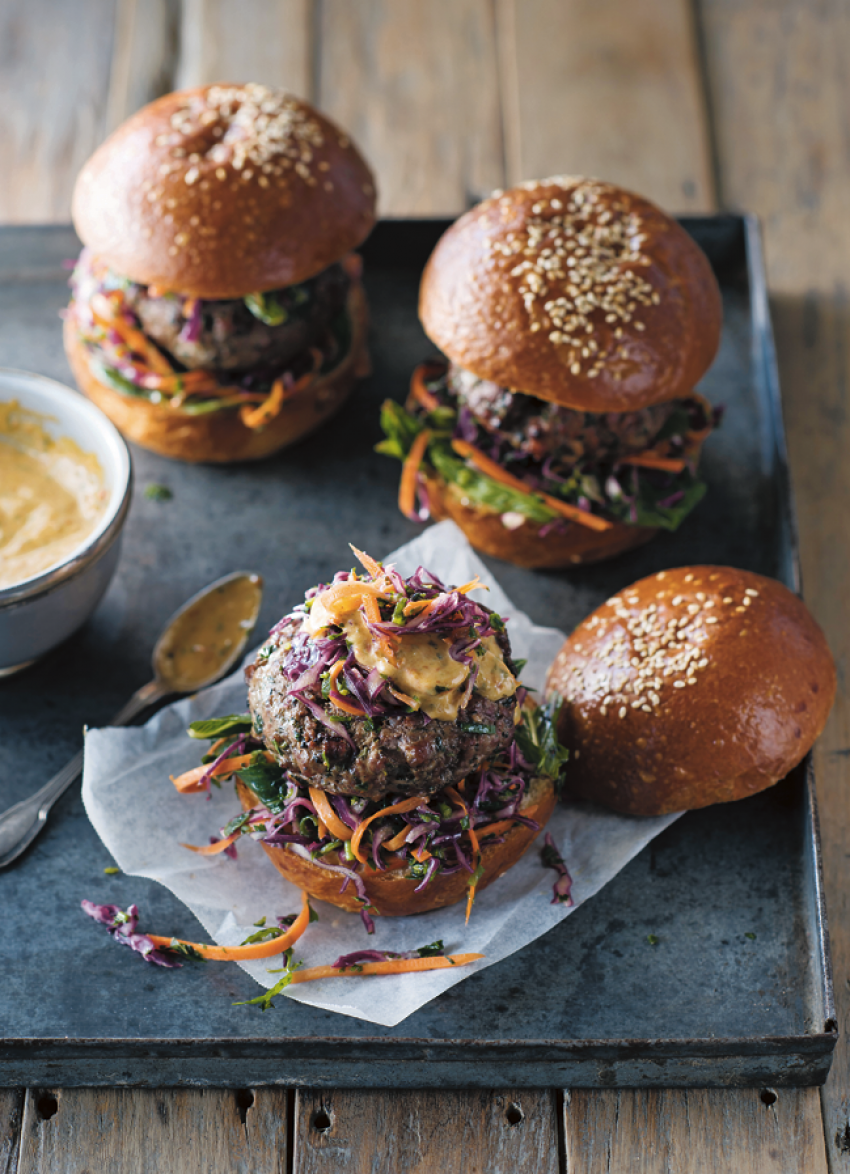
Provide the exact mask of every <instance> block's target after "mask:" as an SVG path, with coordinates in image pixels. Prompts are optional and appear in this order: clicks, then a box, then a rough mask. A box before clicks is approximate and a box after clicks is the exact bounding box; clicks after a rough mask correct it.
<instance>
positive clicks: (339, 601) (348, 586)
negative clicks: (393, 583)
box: [316, 581, 387, 617]
mask: <svg viewBox="0 0 850 1174" xmlns="http://www.w3.org/2000/svg"><path fill="white" fill-rule="evenodd" d="M386 594H387V592H386V591H384V590H383V588H381V587H379V586H378V585H377V584H375V583H361V582H359V581H358V582H356V583H351V582H348V583H336V584H334V586H333V587H329V588H328V589H327V591H323V592H322V594H321V595H317V596H316V600H317V601H318V602H321V605H322V607H323V608H325V610H326V611H329V612H330V613H331V615H333V616H344V615H347V614H348V613H349V612H352V611H357V609H358V607H360V606H361V604H363V602H364V600H365V598H366V596H367V595H371V596H372V597H373V598H375V599H378V598H380V597H381V596H384V595H386ZM367 614H368V613H367ZM378 615H379V617H380V612H378Z"/></svg>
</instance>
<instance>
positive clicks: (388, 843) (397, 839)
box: [381, 827, 410, 864]
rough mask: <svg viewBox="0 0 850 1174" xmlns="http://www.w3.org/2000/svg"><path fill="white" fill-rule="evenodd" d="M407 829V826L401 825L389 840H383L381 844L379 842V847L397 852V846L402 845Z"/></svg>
mask: <svg viewBox="0 0 850 1174" xmlns="http://www.w3.org/2000/svg"><path fill="white" fill-rule="evenodd" d="M409 831H410V828H409V827H403V828H402V829H401V831H400V832H399V833H398V835H397V836H393V838H392V839H391V840H384V842H383V844H381V847H382V848H383V849H384V850H385V851H386V852H397V851H398V850H399V848H401V847H403V846H404V843H405V841H406V840H407V833H408V832H409ZM406 863H407V861H405V864H406Z"/></svg>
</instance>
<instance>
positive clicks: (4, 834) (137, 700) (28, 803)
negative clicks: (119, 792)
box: [0, 681, 168, 868]
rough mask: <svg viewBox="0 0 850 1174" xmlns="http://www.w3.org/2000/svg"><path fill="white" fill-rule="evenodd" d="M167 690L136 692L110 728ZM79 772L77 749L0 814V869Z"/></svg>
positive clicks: (17, 852)
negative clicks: (49, 776) (56, 770)
mask: <svg viewBox="0 0 850 1174" xmlns="http://www.w3.org/2000/svg"><path fill="white" fill-rule="evenodd" d="M167 695H168V691H167V690H166V689H163V688H162V686H161V685H159V684H158V683H157V682H156V681H151V682H149V684H147V685H143V686H142V688H141V689H137V690H136V692H135V693H134V694H133V696H132V697H131V698H130V700H129V701H128V702H127V704H126V705H125V706H123V707H122V708H121V709H119V711H118V713H116V714H115V716H114V717H113V719H112V721H111V722H110V723H109V724H110V725H112V726H126V725H127V723H128V722H131V721H132V720H133V718H134V717H135V716H136V715H137V714H139V713H141V712H142V710H143V709H147V707H148V706H149V705H153V703H154V702H155V701H158V700H159V699H160V698H161V697H166V696H167ZM82 769H83V752H82V750H79V751H78V752H77V753H76V754H75V755H74V757H73V758H72V759H71V760H70V761H69V762H67V763H66V764H65V766H63V767H62V769H61V770H60V771H59V773H58V774H55V775H54V776H53V778H52V779H51V780H50V781H49V782H47V783H45V784H44V786H43V787H42V788H41V790H39V791H36V792H35V794H34V795H30V796H29V798H27V799H22V800H21V802H20V803H16V804H15V805H14V807H10V808H9V809H8V811H4V812H3V814H2V815H0V868H5V867H6V865H7V864H11V863H12V861H13V860H17V858H18V857H19V856H20V855H21V853H22V852H23V851H25V849H27V848H28V847H29V846H30V844H31V843H32V842H33V840H34V839H35V837H36V836H37V835H38V833H39V832H40V831H41V829H42V828H43V827H44V825H45V824H46V823H47V815H48V813H49V811H50V808H51V807H52V806H53V804H54V803H55V802H56V800H57V799H58V798H59V796H60V795H62V794H63V793H64V792H65V791H67V789H68V788H69V787H70V785H71V783H73V782H74V780H75V779H76V778H77V776H78V775H79V773H80V771H81V770H82Z"/></svg>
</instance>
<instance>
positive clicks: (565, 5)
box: [497, 0, 715, 212]
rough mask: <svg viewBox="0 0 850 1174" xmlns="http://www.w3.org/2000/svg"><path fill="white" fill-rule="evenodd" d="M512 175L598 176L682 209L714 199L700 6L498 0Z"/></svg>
mask: <svg viewBox="0 0 850 1174" xmlns="http://www.w3.org/2000/svg"><path fill="white" fill-rule="evenodd" d="M497 11H498V13H499V31H500V42H501V46H502V62H503V95H504V98H503V104H504V109H505V138H506V144H507V151H506V153H507V173H508V182H509V183H517V182H519V181H520V180H522V179H529V178H534V177H539V176H545V175H559V174H567V175H597V176H600V177H602V178H604V179H609V180H613V181H614V182H615V183H620V184H623V185H624V186H625V187H635V188H637V190H638V191H640V192H641V193H642V194H643V195H646V196H649V197H650V198H651V199H653V200H656V201H657V202H658V203H659V204H661V205H662V207H665V208H667V209H668V210H670V211H673V212H709V211H713V210H714V207H715V200H714V183H713V176H712V169H711V152H710V149H709V141H710V139H709V122H708V117H707V112H706V108H705V102H704V91H703V84H702V75H701V72H700V66H699V58H698V54H697V42H696V33H695V29H694V24H693V10H692V6H691V4H689V3H679V2H678V0H641V3H640V4H624V3H622V2H621V0H497Z"/></svg>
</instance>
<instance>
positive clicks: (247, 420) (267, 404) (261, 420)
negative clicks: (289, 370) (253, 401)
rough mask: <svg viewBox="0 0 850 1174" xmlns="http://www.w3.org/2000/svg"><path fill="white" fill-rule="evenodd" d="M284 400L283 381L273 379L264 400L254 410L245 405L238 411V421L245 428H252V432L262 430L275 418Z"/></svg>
mask: <svg viewBox="0 0 850 1174" xmlns="http://www.w3.org/2000/svg"><path fill="white" fill-rule="evenodd" d="M285 398H286V392H285V391H284V387H283V380H282V379H275V381H274V383H273V384H272V389H271V391H270V392H269V394H268V396H267V397H266V399H265V400H264V401H263V402H262V403H261V404H259V406H258V407H256V408H249V407H248V405H247V404H245V405H244V407H242V408H240V410H239V419H240V420H241V421H242V423H243V424H244V425H245V427H246V428H252V429H254V430H256V429H259V428H264V427H265V425H266V424H268V423H269V422H270V421H271V420H273V419H274V418H275V416H276V415H277V414H278V412H279V411H280V409H281V408H282V407H283V401H284V399H285Z"/></svg>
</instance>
